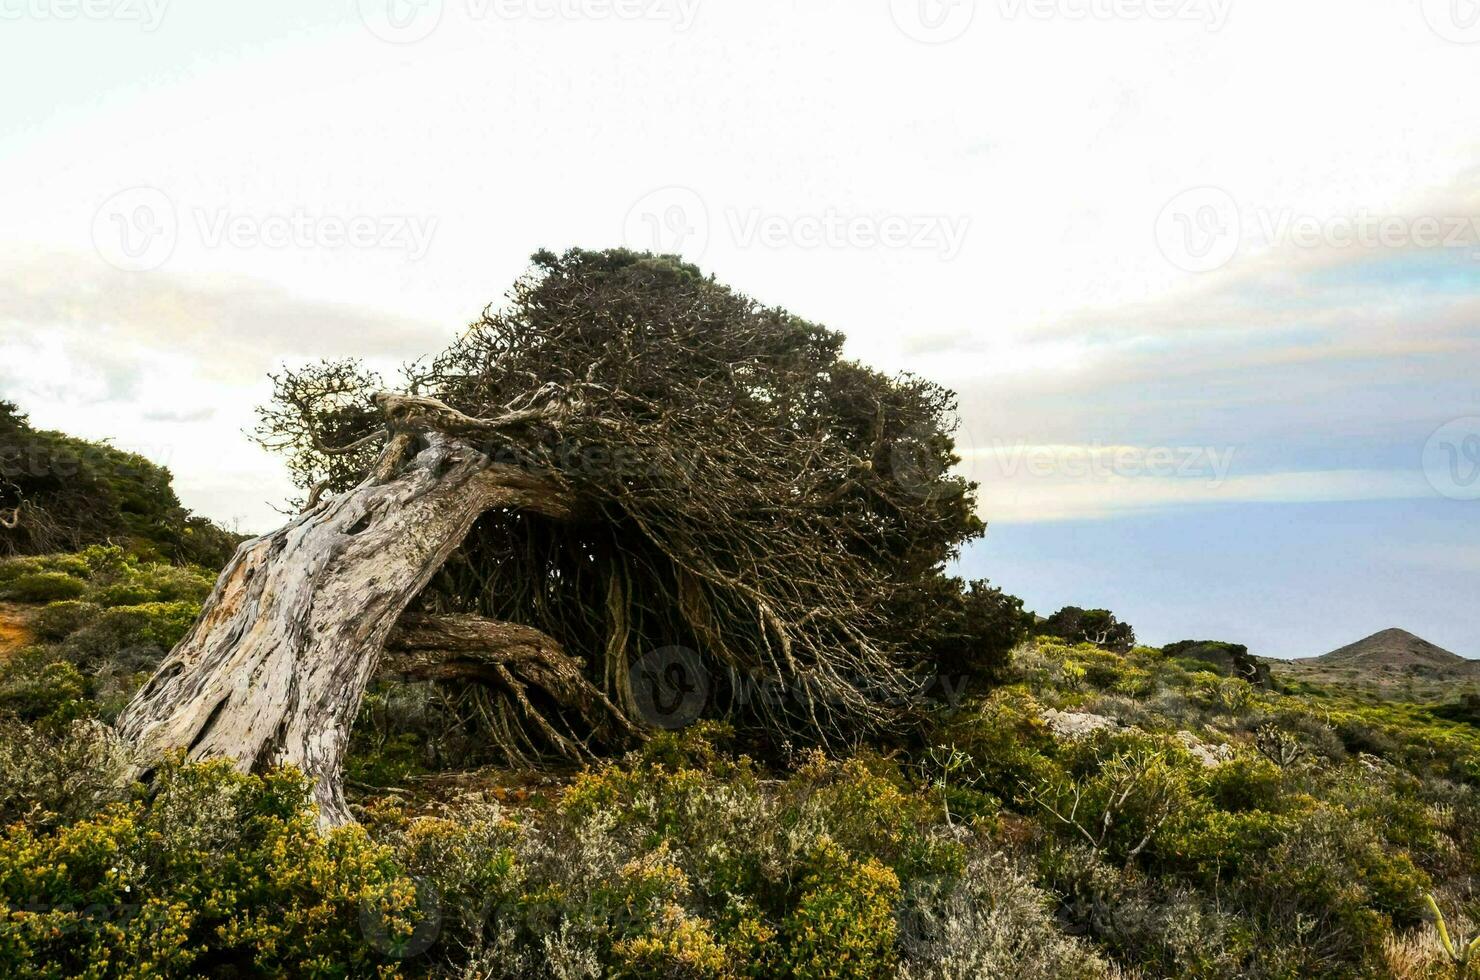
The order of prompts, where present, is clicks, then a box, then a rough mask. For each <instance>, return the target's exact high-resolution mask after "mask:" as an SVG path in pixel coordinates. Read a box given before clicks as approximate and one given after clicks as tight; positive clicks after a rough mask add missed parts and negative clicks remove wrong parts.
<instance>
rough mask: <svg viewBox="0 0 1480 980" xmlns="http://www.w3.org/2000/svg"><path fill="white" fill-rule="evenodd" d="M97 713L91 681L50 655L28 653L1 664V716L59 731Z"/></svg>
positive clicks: (38, 651)
mask: <svg viewBox="0 0 1480 980" xmlns="http://www.w3.org/2000/svg"><path fill="white" fill-rule="evenodd" d="M93 710H94V709H93V703H92V701H91V699H90V697H89V690H88V684H87V679H86V678H84V677H83V676H82V673H81V672H80V671H79V670H78V669H77V668H76V667H75V666H74V665H72V664H71V663H69V662H68V661H66V660H60V659H57V658H56V657H55V655H54V654H52V653H50V652H49V651H46V650H31V651H26V652H24V653H22V654H19V655H17V656H15V657H12V658H11V659H10V660H9V661H8V662H5V663H3V664H0V716H4V715H8V716H10V717H12V718H16V719H19V720H20V721H23V722H27V723H31V724H36V725H41V726H44V727H49V728H56V727H58V726H65V725H67V724H68V723H70V722H72V721H74V720H76V719H78V718H85V717H88V716H90V715H91V714H92V713H93Z"/></svg>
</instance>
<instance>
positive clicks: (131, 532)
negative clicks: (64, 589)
mask: <svg viewBox="0 0 1480 980" xmlns="http://www.w3.org/2000/svg"><path fill="white" fill-rule="evenodd" d="M170 479H171V478H170V472H169V470H167V469H165V468H164V467H161V466H157V465H155V464H154V463H151V462H149V460H147V459H145V458H144V457H142V456H138V455H135V454H133V453H126V452H123V451H122V450H119V449H115V448H113V447H112V446H109V445H106V444H103V443H97V442H87V441H85V440H83V439H77V438H74V437H72V436H67V435H63V434H62V433H59V432H47V431H43V430H38V429H34V428H32V427H31V425H30V423H29V421H28V420H27V418H26V416H24V415H22V414H21V413H20V410H19V409H18V408H17V406H16V405H14V404H13V403H11V402H6V401H0V513H3V514H4V515H9V514H11V513H12V510H13V512H14V514H15V515H16V526H15V527H14V528H7V527H0V556H4V555H37V554H44V553H47V552H52V551H64V550H67V551H70V550H76V549H79V548H82V547H85V546H86V545H90V544H106V543H114V544H120V545H124V546H126V547H127V548H128V549H129V550H130V551H132V552H134V553H136V554H138V555H140V556H142V557H146V558H153V559H157V560H164V561H172V562H181V563H194V564H198V565H205V566H207V567H209V568H219V567H220V566H222V565H224V564H225V563H226V560H227V559H228V558H230V557H231V552H232V549H233V548H235V547H236V544H237V542H238V541H239V540H240V539H239V537H238V536H236V535H233V534H230V533H228V532H226V531H223V530H222V529H221V528H219V527H217V526H216V525H215V524H212V523H211V522H210V521H208V520H206V519H205V518H203V517H196V516H193V515H191V513H190V512H189V511H187V510H186V509H185V508H184V507H182V506H181V505H180V501H179V499H178V498H177V497H176V496H175V491H174V489H173V488H172V487H171V486H170ZM38 587H44V585H38Z"/></svg>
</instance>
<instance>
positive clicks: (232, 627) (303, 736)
mask: <svg viewBox="0 0 1480 980" xmlns="http://www.w3.org/2000/svg"><path fill="white" fill-rule="evenodd" d="M410 443H411V439H410V437H409V436H405V435H399V436H394V437H393V438H392V445H391V446H390V447H389V448H388V449H387V450H386V453H385V456H384V457H383V459H382V462H381V464H380V465H378V466H377V467H376V472H375V473H374V474H372V475H371V476H370V477H369V478H368V479H366V480H365V481H364V482H363V483H361V484H360V485H359V486H358V487H356V488H355V489H353V490H351V491H349V492H347V493H344V494H341V495H339V496H337V497H332V498H329V499H327V500H324V501H322V502H319V503H316V504H315V505H314V506H313V507H312V508H311V509H310V510H308V511H307V512H305V513H304V514H302V515H300V516H299V517H297V518H296V519H294V520H293V521H292V522H291V523H289V524H288V525H287V526H286V527H284V528H282V529H280V530H278V531H275V532H273V533H272V534H269V535H266V536H265V537H261V538H257V539H255V540H253V541H249V542H247V543H245V544H243V545H242V546H241V548H240V549H238V551H237V553H236V556H235V557H234V558H233V559H232V561H231V563H230V564H229V565H228V566H227V568H226V570H225V571H224V572H223V573H222V574H221V578H220V580H219V581H218V582H217V584H216V588H215V591H214V592H213V594H212V595H211V596H210V598H209V599H208V600H207V601H206V605H205V608H204V610H203V611H202V614H201V617H200V619H199V620H198V621H197V622H196V624H195V626H194V628H193V629H192V630H191V631H190V633H189V634H188V635H187V636H186V637H185V639H184V640H182V641H181V642H180V644H179V645H178V646H177V647H176V648H175V649H174V650H173V651H172V652H171V653H170V655H169V656H168V657H167V658H166V659H165V661H164V663H162V664H161V665H160V668H159V670H158V672H157V673H156V674H155V675H154V677H153V678H152V679H150V681H149V682H148V683H147V684H146V685H145V686H144V687H143V689H141V690H140V691H139V693H138V695H137V696H136V697H135V698H134V700H133V702H132V703H131V704H130V705H129V706H128V708H127V709H125V711H124V713H123V714H122V716H121V717H120V718H119V721H118V729H119V733H120V735H121V736H122V737H123V738H124V739H125V741H126V742H128V743H131V744H132V745H133V747H134V749H135V750H136V759H137V760H138V761H137V763H136V764H137V767H138V768H137V771H138V772H139V773H146V772H147V771H148V770H149V769H150V768H151V767H152V766H153V765H155V763H156V761H157V760H158V759H159V758H160V757H161V756H162V755H163V754H164V753H166V752H169V751H171V750H184V751H185V753H186V754H187V756H188V757H189V758H191V759H203V758H210V757H218V756H219V757H228V758H233V759H235V760H236V764H237V766H238V768H240V769H242V770H243V771H249V770H260V769H263V768H267V767H270V766H274V765H283V764H290V765H294V766H297V767H298V768H299V769H301V770H302V771H303V772H304V773H305V774H306V775H308V777H309V778H310V779H311V780H312V781H313V787H314V790H313V791H314V798H315V799H316V801H317V802H318V805H319V808H320V816H321V820H322V821H323V822H324V823H326V824H338V823H342V822H344V821H346V820H348V819H349V814H348V811H347V808H346V805H345V801H344V796H343V792H342V789H341V786H340V767H341V764H342V762H343V759H344V753H345V748H346V745H347V744H348V741H349V734H350V728H351V725H352V723H353V721H354V718H355V715H356V713H357V712H358V710H359V706H360V701H361V699H362V697H363V695H364V692H365V687H366V685H367V684H368V682H369V680H370V678H371V677H372V676H373V675H374V673H375V670H376V666H377V663H378V661H379V659H380V656H381V650H382V647H383V646H384V645H385V642H386V639H387V637H388V636H389V635H390V634H391V631H392V629H393V628H394V627H395V625H396V623H397V621H398V619H399V618H400V617H401V614H402V613H403V612H404V611H405V609H406V607H407V605H408V604H409V603H410V602H411V600H412V599H413V598H415V597H416V595H417V594H418V593H419V592H420V591H421V590H422V589H423V588H424V587H425V585H426V584H427V582H428V580H429V579H430V578H431V577H432V575H433V574H435V573H436V571H437V569H438V568H440V567H441V566H442V564H443V563H444V562H445V561H446V560H447V558H448V556H449V555H450V554H451V553H452V551H453V550H454V549H456V548H457V546H458V545H459V544H460V543H461V542H462V541H463V539H464V538H465V537H466V535H467V533H468V530H469V529H470V528H471V526H472V524H473V522H474V521H475V520H476V519H477V518H478V516H479V515H480V514H482V513H484V512H485V511H487V510H490V509H493V508H496V507H512V508H525V509H532V510H538V511H540V512H542V513H547V514H551V515H554V516H565V514H566V512H567V508H566V507H565V504H564V501H563V498H562V497H561V496H560V494H559V493H558V492H557V491H556V490H555V489H554V488H553V487H552V486H550V485H549V484H547V483H545V482H544V481H542V480H540V479H539V478H537V477H535V476H532V475H531V474H530V473H528V472H527V471H524V470H520V469H517V468H514V467H509V466H503V465H499V464H493V463H490V461H489V460H488V459H487V457H485V456H484V455H482V454H481V453H479V452H477V451H476V450H474V449H473V448H471V447H470V446H469V445H467V444H466V443H463V442H460V441H457V440H454V439H452V438H450V437H447V436H445V435H440V434H435V433H434V434H432V435H430V436H429V437H427V439H425V440H424V441H423V442H422V443H421V444H422V445H424V446H426V448H424V449H423V450H422V451H421V452H420V453H419V454H418V455H417V456H416V457H415V458H414V459H413V460H411V461H410V462H409V463H403V462H402V461H401V458H400V456H401V454H402V453H403V452H404V451H405V450H406V448H407V446H408V445H410Z"/></svg>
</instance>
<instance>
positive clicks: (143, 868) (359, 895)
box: [0, 762, 416, 978]
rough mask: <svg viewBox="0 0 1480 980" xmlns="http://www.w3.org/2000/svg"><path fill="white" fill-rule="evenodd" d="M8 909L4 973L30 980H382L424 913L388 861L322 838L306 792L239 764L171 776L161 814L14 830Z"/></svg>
mask: <svg viewBox="0 0 1480 980" xmlns="http://www.w3.org/2000/svg"><path fill="white" fill-rule="evenodd" d="M0 899H3V900H4V901H5V902H6V904H7V905H8V906H9V908H10V912H9V916H8V918H7V921H6V922H5V923H4V925H3V928H0V972H3V973H4V974H5V975H6V976H12V977H17V978H26V977H60V976H73V975H79V976H80V975H86V976H94V977H111V976H158V975H177V976H178V975H190V974H197V973H200V972H210V973H215V974H218V975H220V974H231V975H240V974H242V973H251V974H254V975H260V974H267V975H293V976H305V977H345V976H350V975H354V976H362V975H371V974H374V973H376V972H380V971H386V970H388V960H387V958H386V957H385V955H384V953H383V950H384V949H385V948H386V944H387V942H394V940H395V939H396V938H397V937H407V936H410V935H412V934H413V932H414V928H415V921H414V913H415V910H416V891H415V886H414V884H413V883H412V882H410V881H409V880H408V879H406V878H404V877H402V876H400V874H399V869H398V868H397V866H396V863H395V861H394V856H393V854H392V853H391V851H390V850H389V849H388V848H386V847H383V846H380V845H376V844H374V843H372V842H371V841H370V840H369V838H368V837H367V836H366V834H365V831H364V830H363V829H362V828H360V827H348V828H344V829H341V830H337V831H334V832H333V833H332V834H329V835H327V836H325V835H321V834H320V833H319V831H318V829H317V827H316V826H315V823H314V816H313V813H312V811H311V809H310V808H309V807H308V797H307V785H306V783H305V782H304V781H303V780H302V779H301V778H299V777H297V776H295V775H293V774H291V773H287V772H283V773H271V774H267V775H264V776H246V775H242V774H240V773H236V772H234V771H233V770H232V768H231V766H230V765H229V764H228V763H224V762H223V763H212V764H207V765H200V766H186V767H179V766H168V767H165V768H164V769H163V770H161V772H160V774H159V780H158V784H157V793H156V795H155V796H154V797H153V798H152V799H150V800H149V801H148V802H133V803H127V804H114V805H112V806H109V807H108V808H106V809H104V810H103V811H102V812H100V813H98V814H97V815H95V816H91V817H88V818H85V819H82V820H79V821H77V822H75V823H72V824H67V825H63V826H61V827H58V828H55V829H42V828H36V827H31V826H27V825H25V824H14V825H12V826H11V827H10V828H9V829H8V830H7V831H6V832H5V836H4V838H3V839H0ZM367 922H368V923H369V924H370V926H371V927H372V928H369V929H367V928H366V926H365V923H367ZM367 940H368V941H367Z"/></svg>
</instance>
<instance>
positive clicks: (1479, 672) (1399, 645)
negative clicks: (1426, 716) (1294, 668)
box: [1294, 628, 1480, 678]
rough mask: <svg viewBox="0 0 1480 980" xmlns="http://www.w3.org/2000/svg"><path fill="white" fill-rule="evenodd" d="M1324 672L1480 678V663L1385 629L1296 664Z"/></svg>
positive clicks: (1404, 631)
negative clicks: (1348, 671) (1352, 671)
mask: <svg viewBox="0 0 1480 980" xmlns="http://www.w3.org/2000/svg"><path fill="white" fill-rule="evenodd" d="M1294 663H1296V664H1300V665H1302V666H1308V667H1315V668H1320V669H1322V670H1357V671H1362V672H1372V673H1382V674H1412V675H1419V676H1425V677H1436V678H1437V677H1453V678H1473V677H1480V661H1476V660H1467V659H1465V658H1464V657H1461V656H1460V655H1459V654H1457V653H1451V652H1449V651H1448V650H1445V649H1444V648H1443V647H1440V646H1436V645H1434V644H1432V643H1430V642H1429V641H1428V640H1425V639H1424V638H1423V637H1420V636H1415V635H1413V634H1412V633H1410V632H1408V631H1407V630H1402V629H1396V628H1395V629H1385V630H1382V631H1381V632H1378V633H1373V634H1372V635H1371V636H1368V637H1365V638H1363V639H1360V640H1358V641H1357V642H1355V643H1349V644H1347V645H1346V646H1344V647H1340V648H1339V649H1336V650H1332V651H1331V652H1330V653H1326V654H1322V655H1321V656H1319V657H1306V658H1304V659H1301V660H1296V661H1294Z"/></svg>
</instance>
